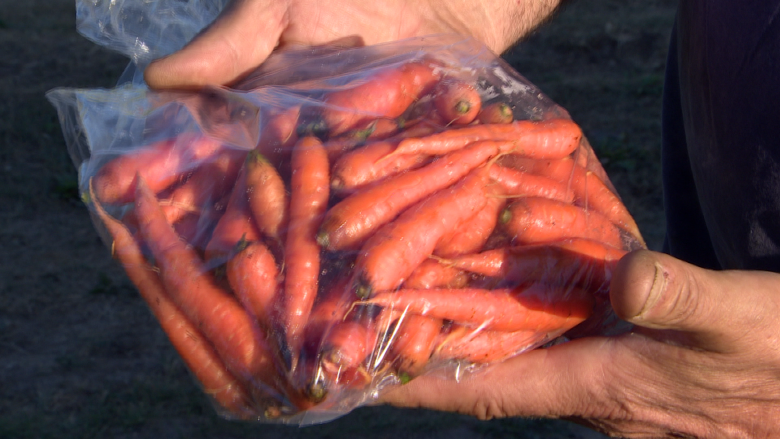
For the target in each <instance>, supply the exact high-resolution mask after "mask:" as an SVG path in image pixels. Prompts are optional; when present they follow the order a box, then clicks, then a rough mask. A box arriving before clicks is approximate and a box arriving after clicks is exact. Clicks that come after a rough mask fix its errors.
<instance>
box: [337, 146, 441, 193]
mask: <svg viewBox="0 0 780 439" xmlns="http://www.w3.org/2000/svg"><path fill="white" fill-rule="evenodd" d="M397 145H398V142H397V141H395V142H394V141H379V142H372V143H369V144H368V145H366V146H364V147H362V148H359V149H355V150H353V151H350V152H348V153H346V154H344V155H343V156H341V157H340V158H339V159H338V160H337V161H336V163H334V164H333V169H332V172H333V177H332V180H331V186H332V187H333V189H334V190H338V191H352V190H355V189H357V188H359V187H361V186H364V185H366V184H368V183H373V182H376V181H379V180H381V179H383V178H385V177H389V176H392V175H396V174H399V173H401V172H403V171H407V170H410V169H416V168H418V167H420V166H423V165H425V164H426V163H428V162H429V161H430V158H429V157H428V156H425V155H421V154H408V155H401V156H395V157H393V158H392V159H388V160H379V159H381V158H382V157H385V156H387V155H388V154H390V153H391V152H393V150H395V147H396V146H397Z"/></svg>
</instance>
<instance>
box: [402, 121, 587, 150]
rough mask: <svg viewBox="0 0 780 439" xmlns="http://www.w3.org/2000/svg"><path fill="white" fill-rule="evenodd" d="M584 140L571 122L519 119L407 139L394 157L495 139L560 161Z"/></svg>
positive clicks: (578, 128)
mask: <svg viewBox="0 0 780 439" xmlns="http://www.w3.org/2000/svg"><path fill="white" fill-rule="evenodd" d="M581 138H582V131H581V130H580V127H579V126H577V124H576V123H574V122H572V121H571V120H568V119H551V120H543V121H530V120H519V121H515V122H512V123H509V124H485V125H470V126H467V127H464V128H456V129H451V130H447V131H444V132H441V133H436V134H431V135H430V136H426V137H420V138H410V139H404V140H403V141H401V143H400V144H399V145H398V148H396V151H395V152H393V154H428V155H442V154H446V153H448V152H450V151H453V150H457V149H460V148H463V147H464V146H466V145H468V144H469V143H472V142H476V141H479V140H495V141H509V142H512V148H510V149H511V150H512V151H513V153H515V154H519V155H522V156H526V157H531V158H561V157H566V156H567V155H569V154H571V153H572V151H574V150H575V149H576V148H577V146H579V144H580V139H581ZM503 152H509V150H506V151H503Z"/></svg>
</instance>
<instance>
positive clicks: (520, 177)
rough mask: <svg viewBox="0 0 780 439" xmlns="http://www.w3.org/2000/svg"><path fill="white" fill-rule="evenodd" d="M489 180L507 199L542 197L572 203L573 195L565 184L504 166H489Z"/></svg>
mask: <svg viewBox="0 0 780 439" xmlns="http://www.w3.org/2000/svg"><path fill="white" fill-rule="evenodd" d="M490 179H491V180H492V181H494V182H496V183H498V186H499V187H500V188H501V193H502V194H503V195H506V196H507V197H510V198H511V197H519V196H526V197H529V196H530V197H544V198H550V199H552V200H558V201H562V202H565V203H572V202H573V201H574V194H573V192H572V190H571V189H570V188H569V187H568V185H567V184H565V183H562V182H560V181H557V180H553V179H552V178H548V177H544V176H541V175H534V174H529V173H527V172H522V171H517V170H514V169H511V168H506V167H504V166H491V167H490Z"/></svg>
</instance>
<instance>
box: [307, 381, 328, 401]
mask: <svg viewBox="0 0 780 439" xmlns="http://www.w3.org/2000/svg"><path fill="white" fill-rule="evenodd" d="M327 395H328V388H327V386H325V383H324V382H323V381H321V380H318V381H314V382H312V383H309V385H308V386H306V397H307V398H308V399H309V400H310V401H313V402H320V401H322V400H323V399H325V397H326V396H327Z"/></svg>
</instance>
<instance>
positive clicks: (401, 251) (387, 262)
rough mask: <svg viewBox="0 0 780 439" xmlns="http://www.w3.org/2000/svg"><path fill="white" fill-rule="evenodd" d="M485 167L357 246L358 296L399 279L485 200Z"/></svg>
mask: <svg viewBox="0 0 780 439" xmlns="http://www.w3.org/2000/svg"><path fill="white" fill-rule="evenodd" d="M486 182H487V172H485V168H478V169H475V170H474V171H472V173H470V174H469V175H468V176H467V177H465V178H464V179H463V180H462V181H460V182H458V183H457V184H455V185H453V186H451V187H449V188H447V189H443V190H441V191H439V192H436V193H434V194H433V195H431V196H430V197H428V198H426V199H424V200H422V201H420V202H419V203H418V204H416V205H415V206H413V207H411V208H409V209H408V210H406V211H404V212H403V213H402V214H401V215H400V216H399V217H398V218H396V219H395V220H394V221H392V222H390V223H388V224H386V225H385V226H383V227H382V228H380V229H379V230H378V231H377V233H375V234H374V235H372V236H371V237H370V238H369V239H368V240H367V241H366V243H365V244H364V245H363V246H362V247H361V249H360V253H359V254H358V257H357V260H356V261H355V271H356V273H359V276H360V280H359V284H360V285H359V288H358V292H357V293H358V295H359V296H361V297H367V296H369V295H371V293H372V292H374V291H384V290H390V289H393V288H396V287H398V286H400V285H401V284H402V283H403V281H404V280H405V279H406V278H407V277H409V275H410V274H411V273H412V272H413V271H414V269H415V268H417V266H418V265H420V263H422V262H423V261H424V260H425V259H426V258H427V257H428V255H430V254H431V253H432V252H433V250H434V249H435V248H436V245H437V244H438V242H439V241H440V239H441V237H442V236H445V235H446V234H447V233H449V232H451V231H452V230H455V229H456V228H457V227H458V226H459V225H460V224H462V223H463V222H465V221H467V220H468V219H470V218H471V217H472V216H474V215H475V214H476V213H477V212H479V211H480V210H482V208H483V207H484V206H485V204H486V203H487V197H486V194H485V184H486Z"/></svg>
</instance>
